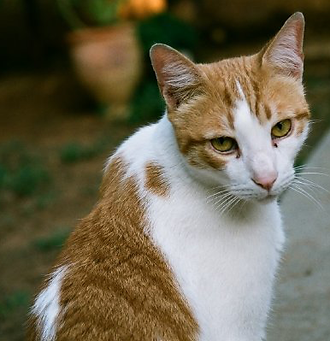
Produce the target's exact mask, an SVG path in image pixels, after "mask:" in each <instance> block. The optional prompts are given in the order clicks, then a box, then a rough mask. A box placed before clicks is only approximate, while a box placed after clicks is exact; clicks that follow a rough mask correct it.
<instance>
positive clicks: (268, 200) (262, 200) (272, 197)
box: [256, 194, 278, 204]
mask: <svg viewBox="0 0 330 341" xmlns="http://www.w3.org/2000/svg"><path fill="white" fill-rule="evenodd" d="M277 198H278V195H273V194H268V195H267V196H265V197H263V198H260V199H256V200H257V201H258V202H260V203H261V204H268V203H271V202H274V201H276V200H277Z"/></svg>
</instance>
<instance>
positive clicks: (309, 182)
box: [294, 177, 330, 194]
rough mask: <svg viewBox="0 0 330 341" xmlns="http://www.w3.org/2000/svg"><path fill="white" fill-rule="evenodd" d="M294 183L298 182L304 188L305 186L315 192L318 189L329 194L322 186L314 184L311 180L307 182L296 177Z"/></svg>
mask: <svg viewBox="0 0 330 341" xmlns="http://www.w3.org/2000/svg"><path fill="white" fill-rule="evenodd" d="M294 182H298V183H299V184H301V185H304V186H307V187H310V188H314V189H315V190H316V189H318V190H321V191H324V192H325V193H328V194H330V191H329V190H327V189H326V188H324V187H323V186H321V185H319V184H317V183H315V182H314V181H312V180H309V179H306V178H303V177H297V178H295V179H294Z"/></svg>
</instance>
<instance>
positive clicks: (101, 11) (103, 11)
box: [58, 0, 123, 29]
mask: <svg viewBox="0 0 330 341" xmlns="http://www.w3.org/2000/svg"><path fill="white" fill-rule="evenodd" d="M121 2H123V0H112V1H109V0H58V5H59V8H60V10H61V13H62V15H63V17H64V18H65V20H66V21H67V22H68V24H69V25H70V26H71V28H73V29H76V28H82V27H86V26H104V25H111V24H114V23H115V22H116V21H117V13H118V7H119V5H120V3H121Z"/></svg>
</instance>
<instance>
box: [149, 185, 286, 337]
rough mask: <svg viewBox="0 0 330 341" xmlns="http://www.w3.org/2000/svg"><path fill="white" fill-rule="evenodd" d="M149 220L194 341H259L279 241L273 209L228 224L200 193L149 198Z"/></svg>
mask: <svg viewBox="0 0 330 341" xmlns="http://www.w3.org/2000/svg"><path fill="white" fill-rule="evenodd" d="M173 192H174V191H173ZM149 214H150V219H151V221H152V226H153V228H152V232H151V233H152V236H153V238H154V240H155V242H156V243H157V245H158V246H159V247H160V248H161V250H162V251H163V253H164V254H165V256H166V257H167V260H168V262H169V263H170V265H171V267H172V269H173V271H174V273H175V275H176V277H177V280H178V282H179V285H180V287H181V289H182V291H183V293H184V295H185V296H186V298H187V300H188V303H189V305H190V306H191V308H192V310H193V312H194V314H195V317H196V319H197V321H198V323H199V326H200V340H203V341H204V340H207V341H211V340H212V341H213V340H221V341H243V340H244V341H259V340H261V339H262V338H263V337H264V327H265V322H266V317H267V313H268V310H269V305H270V300H271V292H272V283H273V279H274V275H275V272H276V266H277V263H278V259H279V253H280V250H281V249H282V244H283V241H284V237H283V232H282V227H281V222H280V216H279V212H278V207H277V204H276V203H272V204H268V205H262V206H259V207H256V208H255V211H254V212H253V213H251V214H250V216H249V218H247V219H235V220H233V218H232V219H230V218H224V217H221V216H219V214H217V213H216V211H214V210H213V209H212V207H211V208H210V207H209V206H208V205H206V203H203V201H202V200H201V198H200V197H199V195H198V193H188V192H186V193H184V192H183V191H179V190H177V191H175V192H174V193H173V194H172V196H171V198H170V199H169V200H162V199H157V198H153V200H151V202H150V207H149Z"/></svg>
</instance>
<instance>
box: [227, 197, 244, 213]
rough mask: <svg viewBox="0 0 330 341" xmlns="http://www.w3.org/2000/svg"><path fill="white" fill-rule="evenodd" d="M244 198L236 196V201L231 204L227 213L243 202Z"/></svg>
mask: <svg viewBox="0 0 330 341" xmlns="http://www.w3.org/2000/svg"><path fill="white" fill-rule="evenodd" d="M242 201H243V200H242V199H241V198H239V197H236V201H234V202H233V203H232V205H231V207H230V208H229V209H228V210H227V214H229V213H230V212H231V211H232V210H233V209H234V207H236V206H237V205H238V204H239V203H241V202H242Z"/></svg>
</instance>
